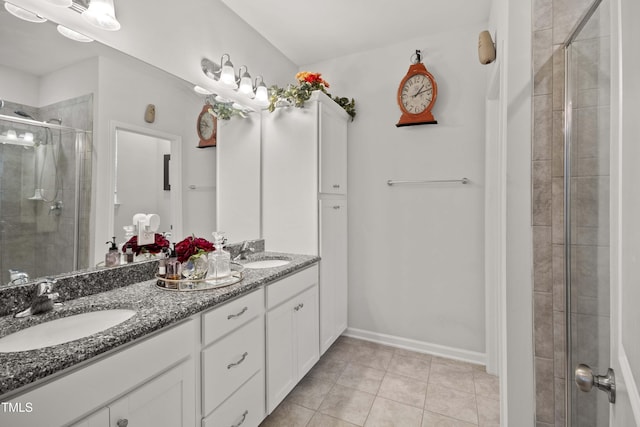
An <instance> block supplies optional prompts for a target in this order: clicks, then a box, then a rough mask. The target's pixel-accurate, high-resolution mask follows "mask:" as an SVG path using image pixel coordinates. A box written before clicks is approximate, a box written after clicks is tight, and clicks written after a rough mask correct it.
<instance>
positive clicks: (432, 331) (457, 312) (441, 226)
mask: <svg viewBox="0 0 640 427" xmlns="http://www.w3.org/2000/svg"><path fill="white" fill-rule="evenodd" d="M482 29H483V28H469V29H465V30H460V31H456V32H451V33H443V34H437V35H432V36H425V37H423V38H420V39H416V40H409V41H406V42H403V43H400V44H396V45H393V46H388V47H383V48H380V49H377V50H374V51H369V52H362V53H359V54H355V55H351V56H346V57H341V58H337V59H335V60H331V61H326V62H322V63H318V64H310V65H307V66H304V67H302V68H301V69H303V70H308V71H316V72H321V73H323V77H324V78H325V79H326V80H327V81H328V82H329V83H330V84H331V87H330V90H329V91H330V92H331V93H333V94H335V95H340V96H348V97H354V98H356V107H357V112H358V113H357V117H356V119H355V121H354V122H352V123H350V124H349V149H348V155H349V164H348V167H349V176H348V178H349V195H348V201H349V326H350V328H351V329H350V332H351V333H355V334H364V335H366V336H368V337H369V338H372V339H381V340H387V341H389V342H391V341H393V342H396V343H397V344H401V345H411V346H414V347H416V348H422V349H425V350H429V351H434V352H439V353H442V354H447V355H450V356H454V357H459V358H465V359H468V360H473V361H477V362H484V351H485V348H484V345H485V343H484V339H485V338H484V336H485V332H484V259H483V249H484V240H483V232H484V231H483V230H484V204H483V203H484V183H483V181H484V95H485V87H486V79H485V74H486V70H485V68H484V67H482V66H481V65H480V64H479V62H478V60H477V36H478V32H479V31H480V30H482ZM415 49H422V51H423V55H424V58H423V59H424V63H425V65H426V67H427V69H428V70H429V71H430V72H431V73H432V74H433V75H434V77H435V78H436V81H437V83H438V99H437V101H436V104H435V107H434V109H433V113H434V116H435V118H436V120H438V124H437V125H424V126H413V127H404V128H396V127H395V123H396V122H397V121H398V119H399V118H400V110H399V108H398V106H397V102H396V94H397V88H398V85H399V83H400V81H401V79H402V78H403V77H404V75H405V73H406V72H407V70H408V68H409V65H410V62H409V58H410V56H411V54H412V53H413V52H414V51H415ZM462 177H467V178H469V179H470V180H471V183H470V184H468V185H461V184H431V185H416V186H397V187H396V186H394V187H389V186H387V184H386V182H387V180H389V179H436V180H439V179H459V178H462ZM381 334H386V335H390V336H392V337H395V338H392V337H383V336H381ZM397 338H401V340H400V341H398V340H397ZM406 340H415V342H409V341H406Z"/></svg>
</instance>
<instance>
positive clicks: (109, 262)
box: [104, 236, 120, 267]
mask: <svg viewBox="0 0 640 427" xmlns="http://www.w3.org/2000/svg"><path fill="white" fill-rule="evenodd" d="M107 245H111V247H110V248H109V251H108V252H107V254H106V255H105V257H104V265H106V266H107V267H115V266H116V265H120V251H119V250H118V245H116V237H115V236H113V240H112V241H108V242H107Z"/></svg>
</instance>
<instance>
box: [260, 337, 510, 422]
mask: <svg viewBox="0 0 640 427" xmlns="http://www.w3.org/2000/svg"><path fill="white" fill-rule="evenodd" d="M498 388H499V385H498V379H497V377H495V376H492V375H489V374H487V373H486V372H485V371H484V367H483V366H479V365H473V364H469V363H463V362H459V361H455V360H450V359H444V358H441V357H436V356H430V355H427V354H422V353H415V352H411V351H407V350H402V349H396V348H393V347H387V346H384V345H380V344H376V343H371V342H368V341H362V340H358V339H354V338H348V337H340V338H339V339H338V340H337V341H336V343H335V344H334V345H333V346H332V347H331V348H330V349H329V350H327V352H326V353H325V354H324V355H323V356H322V358H321V359H320V361H319V362H318V363H317V364H316V366H314V367H313V368H312V369H311V371H310V372H309V373H308V374H307V375H306V376H305V377H304V378H303V379H302V381H300V383H299V384H298V385H297V386H296V388H294V389H293V390H292V391H291V393H289V395H288V396H287V397H286V398H285V400H284V401H283V402H282V403H281V404H280V406H278V407H277V408H276V410H275V411H273V413H272V414H271V415H270V416H269V417H267V418H266V419H265V420H264V421H263V423H262V424H261V427H285V426H290V427H297V426H301V427H302V426H309V427H334V426H335V427H350V426H366V427H370V426H398V427H412V426H416V427H430V426H445V427H465V426H499V425H500V404H499V390H498Z"/></svg>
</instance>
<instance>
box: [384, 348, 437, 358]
mask: <svg viewBox="0 0 640 427" xmlns="http://www.w3.org/2000/svg"><path fill="white" fill-rule="evenodd" d="M394 354H396V355H398V356H404V357H413V358H414V359H422V360H428V361H431V359H432V358H433V356H431V355H430V354H427V353H419V352H417V351H411V350H406V349H404V348H396V349H395V351H394Z"/></svg>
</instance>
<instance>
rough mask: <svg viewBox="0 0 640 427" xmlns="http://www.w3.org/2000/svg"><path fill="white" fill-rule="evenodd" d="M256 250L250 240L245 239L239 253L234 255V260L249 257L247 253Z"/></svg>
mask: <svg viewBox="0 0 640 427" xmlns="http://www.w3.org/2000/svg"><path fill="white" fill-rule="evenodd" d="M253 252H255V249H254V248H252V247H250V246H249V241H248V240H245V241H244V242H242V246H240V251H239V252H238V255H236V256H235V257H233V260H234V261H238V260H239V259H247V254H250V253H253Z"/></svg>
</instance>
